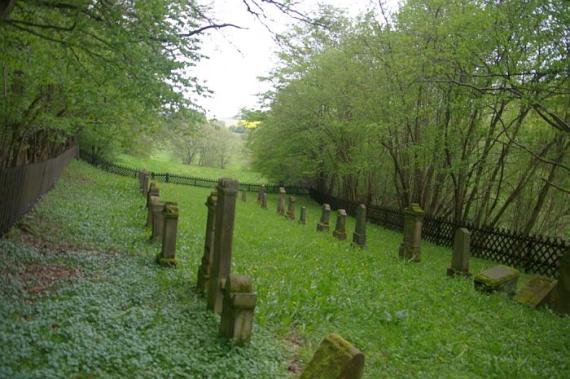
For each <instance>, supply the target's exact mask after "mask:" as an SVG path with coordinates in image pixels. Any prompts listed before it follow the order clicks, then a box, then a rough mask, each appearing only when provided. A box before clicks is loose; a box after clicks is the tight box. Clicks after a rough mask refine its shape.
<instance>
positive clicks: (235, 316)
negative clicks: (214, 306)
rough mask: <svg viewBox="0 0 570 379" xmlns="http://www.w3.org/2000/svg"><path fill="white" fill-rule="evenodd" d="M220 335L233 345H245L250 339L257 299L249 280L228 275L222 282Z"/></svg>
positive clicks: (244, 277) (239, 276)
mask: <svg viewBox="0 0 570 379" xmlns="http://www.w3.org/2000/svg"><path fill="white" fill-rule="evenodd" d="M223 296H224V299H223V307H222V318H221V322H220V334H221V335H222V336H223V337H225V338H228V339H230V340H231V341H232V343H233V344H234V345H238V346H239V345H246V344H248V343H249V340H250V339H251V332H252V329H253V314H254V310H255V304H256V302H257V297H256V295H255V293H254V292H253V288H252V285H251V278H249V277H248V276H242V275H235V274H230V275H229V276H228V278H227V279H226V280H225V282H224V289H223Z"/></svg>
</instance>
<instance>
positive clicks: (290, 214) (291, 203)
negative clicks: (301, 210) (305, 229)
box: [287, 196, 297, 220]
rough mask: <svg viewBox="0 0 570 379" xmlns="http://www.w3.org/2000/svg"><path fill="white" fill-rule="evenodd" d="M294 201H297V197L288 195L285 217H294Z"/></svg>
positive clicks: (290, 218) (292, 218)
mask: <svg viewBox="0 0 570 379" xmlns="http://www.w3.org/2000/svg"><path fill="white" fill-rule="evenodd" d="M296 202H297V199H295V196H289V205H288V207H287V217H289V220H294V219H295V203H296Z"/></svg>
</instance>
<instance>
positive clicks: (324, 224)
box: [317, 204, 331, 232]
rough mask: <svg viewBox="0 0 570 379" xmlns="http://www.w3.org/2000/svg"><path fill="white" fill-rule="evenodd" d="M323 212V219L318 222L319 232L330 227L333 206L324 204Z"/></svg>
mask: <svg viewBox="0 0 570 379" xmlns="http://www.w3.org/2000/svg"><path fill="white" fill-rule="evenodd" d="M322 210H323V211H322V213H321V220H320V221H319V223H318V224H317V231H318V232H328V231H329V228H330V218H331V206H330V205H328V204H323V206H322Z"/></svg>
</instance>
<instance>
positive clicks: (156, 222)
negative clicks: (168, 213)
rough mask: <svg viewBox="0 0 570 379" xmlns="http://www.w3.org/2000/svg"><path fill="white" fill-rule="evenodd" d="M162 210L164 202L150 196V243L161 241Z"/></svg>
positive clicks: (162, 226)
mask: <svg viewBox="0 0 570 379" xmlns="http://www.w3.org/2000/svg"><path fill="white" fill-rule="evenodd" d="M163 208H164V202H162V201H160V199H159V198H158V197H155V196H152V197H151V199H150V209H151V212H152V234H151V237H150V239H151V241H152V242H159V241H161V240H162V229H163V228H164V215H163V214H162V209H163Z"/></svg>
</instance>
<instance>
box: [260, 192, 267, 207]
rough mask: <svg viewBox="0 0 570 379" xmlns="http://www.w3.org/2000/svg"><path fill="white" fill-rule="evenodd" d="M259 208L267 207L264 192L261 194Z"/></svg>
mask: <svg viewBox="0 0 570 379" xmlns="http://www.w3.org/2000/svg"><path fill="white" fill-rule="evenodd" d="M261 208H263V209H267V193H265V192H263V193H262V194H261Z"/></svg>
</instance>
